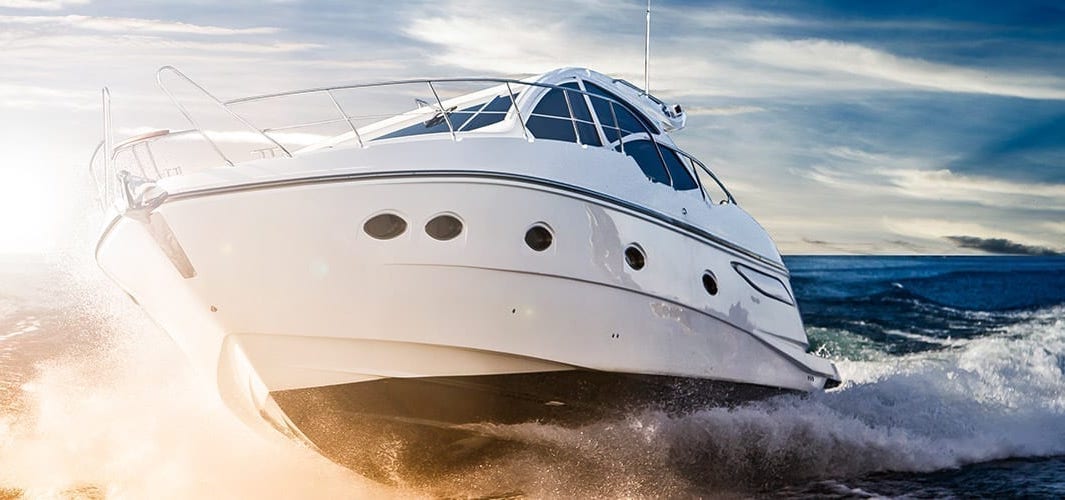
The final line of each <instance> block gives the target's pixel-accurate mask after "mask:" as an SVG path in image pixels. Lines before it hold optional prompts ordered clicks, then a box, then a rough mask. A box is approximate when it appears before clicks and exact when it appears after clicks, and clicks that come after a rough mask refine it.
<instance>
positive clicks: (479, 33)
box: [0, 0, 1065, 254]
mask: <svg viewBox="0 0 1065 500" xmlns="http://www.w3.org/2000/svg"><path fill="white" fill-rule="evenodd" d="M645 6H646V4H645V3H644V2H642V1H620V0H619V1H609V2H608V1H603V0H592V1H572V0H569V1H556V0H538V1H536V2H506V1H499V0H496V1H480V0H472V1H471V0H465V1H449V0H435V1H432V2H399V1H396V2H351V1H335V2H300V1H273V2H260V1H254V2H252V1H240V0H237V1H227V2H217V1H197V0H192V1H182V2H157V1H145V0H138V1H115V2H103V1H95V0H0V148H2V150H3V152H4V155H3V158H4V159H3V161H2V162H0V254H3V253H5V252H6V253H49V252H62V251H70V250H71V249H74V250H76V249H77V248H78V247H79V245H82V246H84V245H85V242H84V241H82V240H79V239H78V238H76V237H73V235H77V234H86V233H89V234H91V233H92V230H86V228H85V227H84V226H85V224H86V223H85V220H86V217H85V212H86V211H87V210H88V207H90V206H91V203H90V198H91V193H92V188H91V181H90V180H89V178H88V175H87V173H86V172H87V170H86V163H87V161H88V159H89V155H90V154H91V152H92V149H93V148H94V147H95V145H96V144H97V142H98V141H99V140H100V138H101V137H102V127H101V115H100V88H101V87H104V86H108V87H109V88H110V89H111V92H112V94H113V106H114V116H115V120H114V121H115V125H116V127H117V128H118V130H119V135H122V132H123V131H125V132H134V131H138V130H144V129H146V128H169V129H182V128H186V127H185V124H184V123H183V122H182V120H181V117H180V115H179V114H178V113H177V112H176V111H174V110H173V109H172V108H171V106H170V104H169V103H168V101H167V100H166V98H165V96H164V94H162V93H161V92H160V91H159V90H158V88H157V87H156V85H155V70H156V69H157V68H158V67H160V66H163V65H173V66H176V67H178V68H180V69H181V70H182V71H183V72H185V73H186V74H188V75H189V76H191V77H192V78H194V79H196V80H197V81H198V82H200V83H201V84H203V85H204V86H205V87H207V88H208V89H210V90H211V91H212V92H213V93H214V94H216V95H217V96H219V97H220V98H222V99H230V98H235V97H240V96H244V95H251V94H259V93H267V92H275V91H281V90H290V89H296V88H304V87H317V86H322V85H329V84H343V83H358V82H370V81H375V80H384V79H394V78H415V77H458V76H506V77H512V76H518V77H521V76H528V75H532V74H537V73H541V72H544V71H548V70H550V69H553V68H557V67H561V66H584V67H589V68H592V69H595V70H597V71H600V72H603V73H607V74H611V75H615V76H618V77H621V78H626V79H628V80H630V81H632V82H642V81H643V36H644V9H645ZM650 82H651V91H652V92H653V93H654V94H656V95H658V96H659V97H661V98H662V99H664V100H666V101H669V102H676V103H679V104H681V105H682V106H683V107H684V108H685V109H686V110H687V112H688V126H687V128H686V129H685V130H682V131H680V132H677V133H675V134H674V139H675V140H676V141H677V143H678V144H679V145H680V146H681V147H682V148H683V149H685V150H687V151H689V152H691V153H693V154H694V155H695V156H696V157H698V158H700V159H701V160H703V161H704V163H707V164H708V165H710V166H711V168H713V169H714V170H715V172H716V173H717V174H718V176H719V177H721V178H722V180H723V181H724V182H725V184H726V185H727V186H728V187H729V188H730V190H731V191H732V193H733V194H734V195H735V196H736V198H737V199H738V201H739V203H740V204H741V206H743V207H744V208H745V209H746V210H748V211H749V212H751V213H752V215H754V216H755V217H756V218H757V219H758V220H759V221H760V222H761V223H762V225H763V226H765V227H766V229H768V230H769V232H770V234H771V235H772V236H773V237H774V239H775V240H776V241H777V244H778V246H779V247H780V249H781V251H782V252H784V253H785V254H795V253H860V254H914V253H917V254H951V253H983V252H1009V253H1047V252H1065V4H1061V3H1060V2H1039V1H1034V2H1024V1H1012V2H1001V1H993V2H976V1H972V2H945V1H944V2H937V1H932V0H923V1H910V0H895V1H890V2H888V1H884V2H852V1H827V0H826V1H814V0H809V1H794V2H779V1H769V0H764V1H763V0H751V1H723V2H691V1H680V0H676V1H673V0H656V1H654V2H653V14H652V37H651V61H650Z"/></svg>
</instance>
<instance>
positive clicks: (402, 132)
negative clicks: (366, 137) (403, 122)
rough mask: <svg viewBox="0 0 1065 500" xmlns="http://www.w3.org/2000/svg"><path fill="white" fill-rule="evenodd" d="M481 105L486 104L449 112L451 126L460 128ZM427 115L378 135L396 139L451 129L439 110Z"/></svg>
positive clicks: (383, 137)
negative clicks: (406, 125) (390, 131)
mask: <svg viewBox="0 0 1065 500" xmlns="http://www.w3.org/2000/svg"><path fill="white" fill-rule="evenodd" d="M481 106H484V103H481V104H477V105H475V106H470V107H468V108H464V109H460V110H458V111H452V112H450V113H448V114H447V117H448V119H449V120H451V126H452V127H454V128H455V130H456V131H457V130H460V129H461V128H462V125H463V124H465V123H466V121H468V120H469V119H470V118H472V117H473V115H474V114H475V113H477V110H479V109H480V108H481ZM426 117H427V118H426V120H425V121H424V122H419V123H415V124H414V125H411V126H409V127H406V128H401V129H399V130H397V131H395V132H392V133H389V134H385V135H382V136H381V137H378V139H394V138H396V137H406V136H408V135H421V134H438V133H443V132H448V131H449V129H448V126H447V120H445V119H444V115H442V114H440V112H439V111H438V112H437V113H436V114H435V115H431V116H430V115H428V114H427V115H426ZM482 126H483V125H482Z"/></svg>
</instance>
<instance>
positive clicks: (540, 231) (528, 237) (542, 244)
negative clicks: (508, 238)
mask: <svg viewBox="0 0 1065 500" xmlns="http://www.w3.org/2000/svg"><path fill="white" fill-rule="evenodd" d="M554 239H555V237H554V236H552V235H551V230H550V229H548V228H547V226H544V225H543V224H536V225H534V226H533V227H530V228H529V230H528V231H525V244H526V245H529V248H531V249H533V250H536V251H537V252H543V251H544V250H547V248H548V247H550V246H551V242H553V241H554Z"/></svg>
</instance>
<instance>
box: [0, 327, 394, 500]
mask: <svg viewBox="0 0 1065 500" xmlns="http://www.w3.org/2000/svg"><path fill="white" fill-rule="evenodd" d="M123 307H125V308H126V311H125V314H124V316H125V317H126V318H127V319H126V320H125V321H123V324H120V325H115V324H108V325H107V327H108V328H114V331H113V332H107V333H109V334H110V335H106V336H109V337H111V339H110V341H108V342H106V343H101V344H100V345H97V346H89V347H88V348H87V349H82V350H79V352H77V354H76V355H72V356H69V357H63V358H60V359H54V360H51V361H48V362H45V363H41V364H39V365H38V367H37V368H38V370H37V372H38V376H37V377H36V378H34V379H33V380H32V381H30V382H27V383H25V384H23V386H22V388H23V391H22V398H23V399H24V403H25V404H24V406H25V407H26V408H27V410H26V411H24V412H23V413H21V414H17V415H14V414H10V413H6V412H0V491H3V490H4V489H9V490H11V489H14V490H22V491H23V492H24V493H25V494H26V496H27V497H28V498H38V497H42V498H55V497H66V496H71V495H73V496H85V495H88V496H105V497H106V498H304V497H323V498H334V497H353V496H354V497H381V496H394V495H395V494H396V492H395V491H390V490H386V489H384V488H383V487H380V486H377V485H375V484H373V483H371V482H369V481H368V480H365V479H363V478H360V477H358V476H356V475H355V474H352V473H351V472H350V471H348V470H346V469H343V468H340V467H339V466H336V465H334V464H332V463H331V462H329V461H327V460H325V459H324V458H322V457H320V456H319V455H317V454H316V453H315V452H313V451H311V450H309V449H307V448H305V447H303V446H301V445H299V444H297V443H295V442H292V441H289V440H287V439H286V438H283V437H281V436H280V435H278V436H277V438H276V439H268V438H263V437H262V436H259V435H258V434H255V433H253V431H251V430H249V429H247V428H246V427H245V426H244V425H243V424H241V423H240V422H239V421H237V419H236V418H235V417H233V416H232V415H231V414H230V413H229V411H228V410H226V409H225V408H224V406H223V405H222V404H221V402H220V401H218V399H217V397H216V396H213V391H212V390H211V388H210V387H208V385H207V384H206V383H204V382H202V381H201V379H200V378H198V377H196V376H194V375H193V374H192V373H191V372H190V370H189V369H188V368H187V367H186V365H185V363H184V361H183V359H182V357H181V356H180V355H179V353H178V352H177V351H176V349H175V348H174V347H173V345H172V344H171V343H170V341H169V340H168V339H166V338H165V337H164V336H163V334H162V333H161V332H159V331H158V330H157V329H156V328H155V327H154V326H152V325H151V324H150V323H149V322H148V321H147V320H146V319H145V318H144V317H143V315H140V313H139V312H138V311H136V310H135V309H133V308H132V307H129V306H123ZM104 308H106V306H105V307H104ZM50 333H52V334H55V332H50ZM71 492H74V493H78V492H81V493H84V495H82V494H80V493H79V494H77V495H74V494H73V493H71ZM408 496H409V495H408Z"/></svg>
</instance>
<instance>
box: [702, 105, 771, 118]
mask: <svg viewBox="0 0 1065 500" xmlns="http://www.w3.org/2000/svg"><path fill="white" fill-rule="evenodd" d="M762 111H765V108H762V107H758V106H721V107H709V106H695V107H691V108H685V109H684V112H685V114H687V115H688V116H730V115H745V114H747V113H760V112H762Z"/></svg>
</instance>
